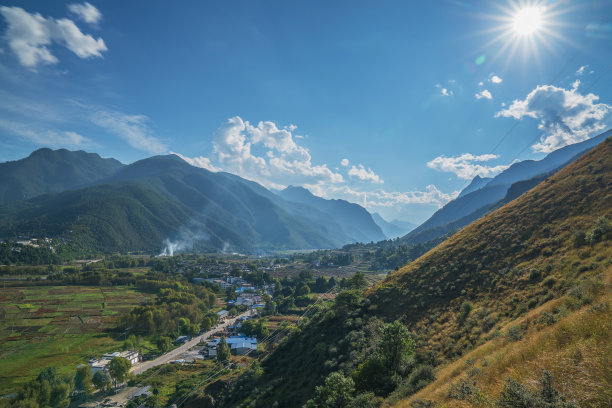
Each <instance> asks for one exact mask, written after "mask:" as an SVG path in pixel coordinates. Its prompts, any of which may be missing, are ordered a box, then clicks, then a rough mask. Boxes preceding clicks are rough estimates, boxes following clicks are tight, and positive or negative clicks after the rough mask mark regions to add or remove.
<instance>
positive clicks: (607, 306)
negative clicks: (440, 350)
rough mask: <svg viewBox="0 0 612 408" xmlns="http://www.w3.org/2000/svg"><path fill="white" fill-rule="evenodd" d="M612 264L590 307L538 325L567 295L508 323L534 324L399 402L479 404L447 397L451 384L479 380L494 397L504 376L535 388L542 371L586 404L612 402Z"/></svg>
mask: <svg viewBox="0 0 612 408" xmlns="http://www.w3.org/2000/svg"><path fill="white" fill-rule="evenodd" d="M611 280H612V268H608V270H607V271H606V275H605V277H604V288H603V289H602V290H601V291H600V292H602V293H601V294H600V295H599V296H598V297H597V298H596V299H595V300H594V301H593V302H592V303H591V304H589V305H586V306H584V307H582V308H580V309H579V310H577V311H576V312H574V313H571V314H569V315H568V316H567V317H565V318H564V319H562V320H560V321H559V322H557V323H555V324H553V325H552V326H545V327H541V326H537V325H533V322H534V321H536V320H537V318H538V316H539V315H541V312H544V311H546V312H551V311H552V310H553V309H554V308H555V307H557V306H559V305H560V304H561V303H562V302H563V301H564V300H565V299H562V300H554V301H551V302H548V303H546V304H545V305H543V306H541V307H540V308H538V309H536V310H534V311H532V312H531V313H529V314H527V315H525V316H524V317H523V318H521V319H517V320H516V321H512V322H510V323H508V324H506V326H505V329H507V328H508V327H510V326H514V325H517V324H520V325H530V326H531V327H532V328H531V329H530V330H529V331H528V333H527V335H525V336H524V337H523V339H521V340H520V341H518V342H509V341H508V340H507V339H506V338H502V337H498V338H496V339H493V340H491V341H488V342H487V343H485V344H483V345H482V346H480V347H478V348H476V349H475V350H473V351H472V352H470V353H468V354H467V355H465V356H464V357H462V358H461V359H459V360H457V361H455V362H453V363H450V364H448V365H446V366H443V367H441V368H440V369H438V370H437V373H436V374H437V380H436V381H435V382H433V383H432V384H430V385H429V386H427V387H425V388H424V389H423V390H421V391H420V392H418V393H417V394H415V395H414V396H412V397H411V398H409V399H406V400H403V401H401V402H400V403H398V404H397V406H398V407H410V404H411V403H412V402H413V401H414V400H415V399H419V398H420V399H424V400H433V401H435V402H437V403H438V404H439V406H440V407H478V406H482V405H481V404H479V403H478V402H475V401H474V402H470V401H458V400H453V399H450V398H449V396H448V393H449V389H450V385H451V383H453V382H456V381H457V380H459V379H460V378H468V377H469V378H470V379H474V380H476V383H477V386H478V388H480V390H482V392H483V395H484V396H485V399H486V400H488V401H493V400H494V399H495V398H496V397H497V396H498V395H499V392H500V391H501V389H502V387H503V383H504V379H505V378H508V377H512V378H514V379H516V380H518V381H520V382H522V383H524V384H527V385H531V386H535V384H537V381H538V378H539V377H540V375H541V372H542V370H547V371H549V372H551V373H552V374H553V375H554V377H555V387H556V388H557V389H558V390H559V391H560V392H561V393H562V394H563V395H565V396H566V397H567V398H569V399H571V400H573V401H575V402H577V403H578V404H579V406H581V407H601V408H604V407H610V406H612V339H611V336H610V335H611V333H612V295H611V288H612V285H611V282H610V281H611Z"/></svg>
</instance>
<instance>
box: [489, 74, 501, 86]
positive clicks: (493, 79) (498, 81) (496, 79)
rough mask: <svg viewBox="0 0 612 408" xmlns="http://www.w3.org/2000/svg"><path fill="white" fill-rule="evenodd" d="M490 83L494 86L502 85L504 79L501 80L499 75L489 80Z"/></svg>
mask: <svg viewBox="0 0 612 408" xmlns="http://www.w3.org/2000/svg"><path fill="white" fill-rule="evenodd" d="M489 81H490V82H492V83H494V84H501V83H502V81H503V79H501V78H500V77H498V76H497V75H493V76H492V77H491V78H489Z"/></svg>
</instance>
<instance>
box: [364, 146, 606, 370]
mask: <svg viewBox="0 0 612 408" xmlns="http://www.w3.org/2000/svg"><path fill="white" fill-rule="evenodd" d="M611 189H612V141H611V139H610V138H608V139H607V140H606V141H604V142H603V143H601V144H600V145H599V146H598V147H596V148H595V149H593V150H592V151H591V152H589V153H588V154H586V155H585V156H583V157H582V158H580V159H579V160H577V161H576V162H574V163H573V164H571V165H570V166H568V167H566V168H565V169H563V170H561V171H560V172H558V173H557V174H555V175H554V176H552V177H551V178H549V179H547V180H546V181H544V182H543V183H541V184H540V185H538V186H537V187H535V188H534V189H532V190H530V191H529V192H527V193H525V194H524V195H522V196H521V197H519V198H517V199H516V200H514V201H512V202H510V203H509V204H507V205H505V206H504V207H502V208H500V209H498V210H496V211H494V212H493V213H491V214H489V215H487V216H485V217H483V218H482V219H480V220H478V221H476V222H474V223H473V224H471V225H469V226H467V227H465V228H464V229H463V230H461V231H460V232H458V233H457V234H455V235H454V236H452V237H451V238H449V239H448V240H447V241H445V242H444V243H443V244H441V245H440V246H438V247H436V248H435V249H433V250H432V251H430V252H428V253H427V254H425V255H423V256H422V257H420V258H419V259H418V260H416V261H415V262H413V263H411V264H409V265H408V266H406V267H404V268H402V269H400V270H399V271H397V272H396V273H394V274H392V275H391V276H390V277H389V278H387V279H386V280H385V281H383V282H382V283H381V284H380V285H379V286H378V287H376V288H374V289H372V290H371V293H370V299H371V301H372V303H373V304H372V306H371V310H372V311H373V312H374V313H375V314H378V315H383V316H385V317H386V318H396V317H401V318H402V319H403V320H404V321H405V323H406V324H407V325H408V326H409V327H410V328H411V329H413V330H415V331H417V332H418V333H419V334H420V338H421V342H422V346H424V347H426V348H433V349H437V350H438V351H440V352H441V353H443V354H444V355H445V356H446V357H447V358H452V357H453V356H456V355H460V354H462V353H463V352H464V351H466V350H468V349H471V348H473V347H474V346H475V345H476V344H478V343H479V342H481V341H483V339H484V337H486V335H487V333H488V332H489V331H490V330H492V329H494V327H495V326H496V325H497V324H498V322H502V321H504V320H505V319H510V318H513V317H517V316H520V315H522V314H524V313H525V312H527V311H528V310H529V309H532V308H534V307H537V306H538V305H540V304H542V303H544V302H547V301H549V300H551V299H553V298H556V297H559V296H561V295H562V294H564V293H566V292H567V291H568V290H570V288H572V287H573V286H574V285H575V284H576V282H578V281H580V280H581V279H583V278H584V277H585V276H593V275H596V274H598V273H601V272H602V271H603V270H604V268H605V267H607V265H608V264H609V262H610V258H611V255H612V250H611V249H610V245H609V241H607V240H605V239H603V240H600V241H599V242H594V243H593V244H582V243H580V245H576V244H575V238H574V237H575V234H580V231H584V232H586V234H587V235H588V234H589V232H590V231H591V232H592V231H593V230H594V229H595V225H596V223H597V220H598V218H600V217H602V216H607V217H608V219H610V218H611V217H612V195H611ZM587 239H588V237H587ZM466 301H470V302H472V303H473V307H472V309H473V310H474V311H472V312H470V316H469V317H474V316H475V314H476V310H478V319H477V320H476V321H474V322H470V324H468V325H467V327H466V323H467V317H463V318H462V316H460V315H459V308H460V305H461V303H462V302H466Z"/></svg>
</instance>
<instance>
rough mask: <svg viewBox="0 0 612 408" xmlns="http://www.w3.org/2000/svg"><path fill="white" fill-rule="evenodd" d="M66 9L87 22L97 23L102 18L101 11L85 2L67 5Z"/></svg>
mask: <svg viewBox="0 0 612 408" xmlns="http://www.w3.org/2000/svg"><path fill="white" fill-rule="evenodd" d="M68 10H70V11H71V12H72V13H74V14H75V15H76V16H77V17H79V18H80V19H81V20H83V21H85V22H86V23H89V24H97V23H98V22H99V21H100V20H102V13H100V10H98V9H97V8H95V7H94V6H92V5H91V4H89V3H87V2H85V3H83V4H76V3H75V4H71V5H69V6H68Z"/></svg>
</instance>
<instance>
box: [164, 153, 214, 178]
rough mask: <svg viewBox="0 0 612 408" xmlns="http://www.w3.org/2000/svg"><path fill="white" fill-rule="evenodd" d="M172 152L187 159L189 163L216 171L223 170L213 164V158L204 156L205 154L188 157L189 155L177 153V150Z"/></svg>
mask: <svg viewBox="0 0 612 408" xmlns="http://www.w3.org/2000/svg"><path fill="white" fill-rule="evenodd" d="M170 153H171V154H174V155H176V156H178V157H180V158H181V159H183V160H185V161H186V162H187V163H189V164H191V165H192V166H194V167H201V168H203V169H206V170H208V171H212V172H214V173H216V172H219V171H221V169H220V168H218V167H216V166H215V165H214V164H212V162H211V160H210V159H209V158H208V157H204V156H199V157H187V156H183V155H182V154H180V153H176V152H170Z"/></svg>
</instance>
